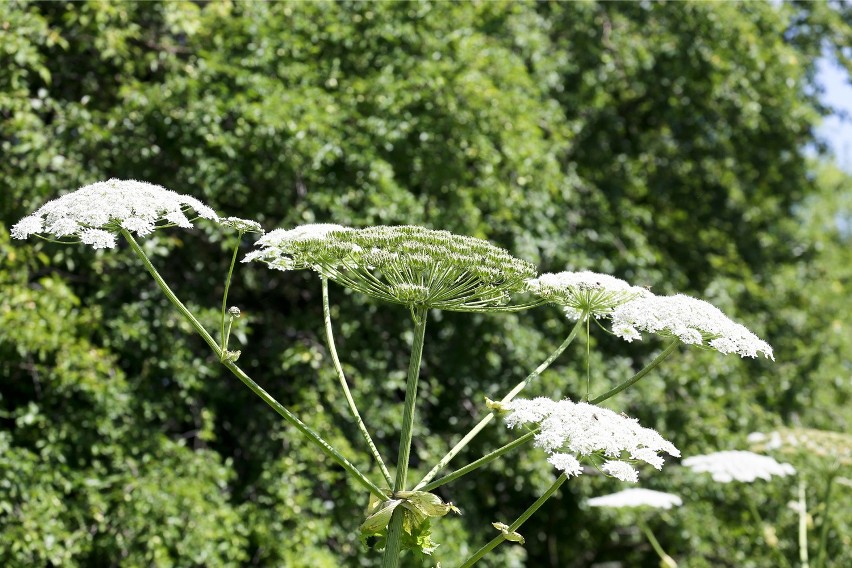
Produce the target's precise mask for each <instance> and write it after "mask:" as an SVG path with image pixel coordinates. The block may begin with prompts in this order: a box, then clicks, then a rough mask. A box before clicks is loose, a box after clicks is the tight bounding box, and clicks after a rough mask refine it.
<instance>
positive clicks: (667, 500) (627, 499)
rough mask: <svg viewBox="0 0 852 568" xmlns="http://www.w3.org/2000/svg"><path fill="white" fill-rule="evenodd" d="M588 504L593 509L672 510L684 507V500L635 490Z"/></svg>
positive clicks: (674, 496)
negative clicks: (640, 508)
mask: <svg viewBox="0 0 852 568" xmlns="http://www.w3.org/2000/svg"><path fill="white" fill-rule="evenodd" d="M587 503H588V504H589V506H591V507H614V508H621V507H650V508H652V509H671V508H672V507H680V506H681V505H683V500H682V499H681V498H680V497H678V496H677V495H672V494H671V493H663V492H662V491H654V490H652V489H642V488H634V489H625V490H624V491H619V492H618V493H612V494H610V495H603V496H601V497H595V498H593V499H589V500H588V501H587Z"/></svg>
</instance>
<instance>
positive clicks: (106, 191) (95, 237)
mask: <svg viewBox="0 0 852 568" xmlns="http://www.w3.org/2000/svg"><path fill="white" fill-rule="evenodd" d="M190 208H191V209H193V210H194V211H195V214H197V215H198V216H199V217H202V218H204V219H211V220H214V221H218V219H219V217H218V216H217V215H216V212H215V211H213V209H211V208H210V207H208V206H206V205H204V204H203V203H201V202H200V201H199V200H197V199H195V198H194V197H191V196H188V195H181V194H179V193H175V192H174V191H171V190H168V189H166V188H164V187H161V186H159V185H154V184H151V183H147V182H143V181H135V180H119V179H111V180H109V181H100V182H97V183H93V184H91V185H87V186H84V187H81V188H80V189H78V190H77V191H74V192H71V193H68V194H66V195H63V196H62V197H59V198H58V199H54V200H52V201H48V202H47V203H45V204H44V205H42V206H41V207H40V208H39V209H37V210H36V211H35V213H33V214H32V215H29V216H27V217H24V218H23V219H21V220H20V221H19V222H18V223H16V224H15V225H14V226H13V227H12V237H14V238H16V239H25V238H27V237H28V236H30V235H34V234H46V235H50V236H52V237H54V238H56V239H72V241H71V242H74V241H79V242H82V243H83V244H87V245H90V246H92V247H93V248H96V249H101V248H114V247H115V244H116V239H115V235H116V234H118V232H119V231H121V230H122V229H125V230H127V231H129V232H131V233H134V234H136V235H138V236H140V237H142V236H145V235H148V234H150V233H151V232H153V231H154V230H156V229H160V228H163V227H169V226H178V227H183V228H187V229H189V228H192V221H190V219H189V218H188V217H187V215H186V214H187V212H188V211H189V209H190Z"/></svg>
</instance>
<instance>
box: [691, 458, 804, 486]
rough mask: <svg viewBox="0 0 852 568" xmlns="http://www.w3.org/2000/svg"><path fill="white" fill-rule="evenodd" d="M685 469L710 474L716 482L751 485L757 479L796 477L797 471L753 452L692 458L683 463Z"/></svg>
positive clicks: (785, 464)
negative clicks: (774, 476) (737, 482)
mask: <svg viewBox="0 0 852 568" xmlns="http://www.w3.org/2000/svg"><path fill="white" fill-rule="evenodd" d="M681 463H682V464H683V466H684V467H688V468H689V469H691V470H692V471H695V472H698V473H709V474H710V475H711V476H712V477H713V480H714V481H718V482H719V483H730V482H731V481H741V482H743V483H751V482H752V481H754V480H756V479H765V480H767V481H768V480H770V479H772V476H773V475H776V476H778V477H786V476H788V475H794V474H795V473H796V469H795V468H794V467H793V466H792V465H790V464H788V463H778V462H777V461H775V460H774V459H772V458H771V457H769V456H762V455H760V454H755V453H753V452H746V451H728V452H716V453H713V454H707V455H703V456H691V457H688V458H686V459H685V460H683V462H681Z"/></svg>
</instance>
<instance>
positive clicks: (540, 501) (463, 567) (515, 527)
mask: <svg viewBox="0 0 852 568" xmlns="http://www.w3.org/2000/svg"><path fill="white" fill-rule="evenodd" d="M567 479H568V476H567V475H565V474H564V473H563V474H561V475H560V476H559V477H557V478H556V481H554V482H553V485H551V486H550V487H549V488H548V489H547V491H545V492H544V494H543V495H542V496H541V497H539V498H538V499H536V501H535V503H533V504H532V505H530V507H529V509H527V510H526V511H524V512H523V513H522V514H521V516H520V517H518V518H517V519H515V522H513V523H512V524H511V525H509V528H508V530H507V532H509V533H512V532H515V531H517V530H518V529H519V528H520V526H521V525H522V524H524V523H525V522H526V521H527V519H529V518H530V517H531V516H532V515H533V513H535V512H536V511H538V509H539V508H540V507H541V506H542V505H544V502H545V501H547V500H548V499H550V497H551V496H552V495H553V494H554V493H556V490H557V489H559V487H560V486H561V485H562V484H563V483H565V481H566V480H567ZM504 540H506V536H505V535H504V534H503V533H501V534H500V536H497V537H495V538H494V539H492V540H491V542H489V543H488V544H486V545H485V546H483V547H482V548H480V549H479V550H477V551H476V552H475V553H473V556H471V557H470V558H468V559H467V560H466V561H465V563H464V564H462V565H461V566H460V567H459V568H470V567H471V566H473V565H474V564H476V563H477V562H479V560H481V559H482V557H483V556H485V555H486V554H488V553H489V552H491V551H492V550H494V549H495V548H497V547H498V546H499V545H500V543H502V542H503V541H504Z"/></svg>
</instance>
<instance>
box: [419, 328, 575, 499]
mask: <svg viewBox="0 0 852 568" xmlns="http://www.w3.org/2000/svg"><path fill="white" fill-rule="evenodd" d="M584 319H585V314H584V317H581V318H580V319H579V320H578V321H577V324H576V325H575V326H574V328H573V329H572V330H571V333H569V334H568V337H567V338H566V339H565V341H563V342H562V344H561V345H560V346H559V347H557V348H556V349H555V350H554V351H553V353H551V354H550V355H549V356H548V357H547V359H545V360H544V361H543V362H542V363H541V364H540V365H539V366H538V367H536V369H535V370H534V371H533V372H532V373H530V374H529V375H527V378H525V379H524V380H523V381H521V382H520V383H518V384H517V385H515V388H513V389H512V390H511V391H509V394H507V395H506V396H504V397H503V398H502V399H501V400H500V403H501V404H507V403H509V402H511V401H512V400H513V399H514V398H515V397H516V396H518V394H519V393H520V392H521V391H522V390H524V388H525V387H526V386H527V385H529V384H530V383H531V382H533V381H534V380H535V379H536V378H537V377H538V376H539V375H541V374H542V373H543V372H544V371H545V369H547V368H548V367H549V366H550V365H551V363H553V362H554V361H555V360H556V358H557V357H559V356H560V355H561V354H562V352H563V351H565V349H566V348H567V347H568V346H569V345H571V342H572V341H574V338H575V337H577V333H578V332H579V331H580V329H581V328H582V326H583V320H584ZM492 420H494V413H493V412H490V413H489V414H488V415H487V416H485V417H483V418H482V420H480V421H479V422H478V423H477V424H476V426H474V427H473V428H471V430H470V432H468V433H467V434H465V436H464V437H463V438H462V439H461V440H459V442H458V443H457V444H456V445H455V446H453V448H452V449H451V450H450V451H449V452H447V455H445V456H444V457H443V458H441V461H439V462H438V463H437V464H436V465H435V467H433V468H432V469H431V470H430V471H429V473H427V474H426V476H425V477H424V478H423V479H421V480H420V482H419V483H418V484H417V486H416V487H415V489H416V490H420V489H422V488H423V487H425V486H426V485H427V484H428V483H429V482H430V481H432V480H433V479H435V476H436V475H438V473H439V472H440V471H441V470H442V469H444V468H445V467H446V466H447V464H449V463H450V461H451V460H452V459H453V458H454V457H456V455H457V454H458V453H459V452H460V451H462V450H463V449H464V448H465V447H466V446H467V445H468V444H469V443H470V442H471V440H473V439H474V438H475V437H476V436H477V435H478V434H479V433H480V432H481V431H482V429H483V428H485V427H486V426H487V425H488V424H489V423H490V422H491V421H492Z"/></svg>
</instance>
